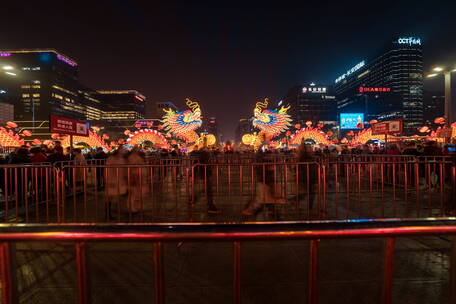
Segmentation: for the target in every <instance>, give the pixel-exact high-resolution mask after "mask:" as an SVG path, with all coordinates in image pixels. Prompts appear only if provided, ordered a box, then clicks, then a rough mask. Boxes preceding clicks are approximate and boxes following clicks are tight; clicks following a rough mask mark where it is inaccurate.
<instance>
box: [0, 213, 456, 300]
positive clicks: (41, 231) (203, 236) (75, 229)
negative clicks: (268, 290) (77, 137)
mask: <svg viewBox="0 0 456 304" xmlns="http://www.w3.org/2000/svg"><path fill="white" fill-rule="evenodd" d="M455 234H456V219H455V218H441V219H432V220H431V219H422V220H404V219H389V220H372V219H369V220H364V221H324V222H293V223H244V224H206V225H204V224H194V225H192V224H190V223H185V224H176V223H172V224H161V225H157V224H155V225H145V224H137V225H135V226H131V225H127V224H117V225H93V224H90V225H5V224H2V225H0V269H1V288H2V300H3V303H4V304H10V303H16V302H17V300H18V299H17V289H16V288H17V282H15V277H16V276H15V275H14V273H15V271H16V265H15V264H14V260H15V259H14V256H15V252H14V246H11V244H12V243H14V242H22V241H35V242H59V241H64V242H73V243H74V246H75V260H76V269H77V271H76V274H77V290H78V303H81V304H85V303H90V302H91V294H90V284H89V281H90V280H89V278H90V272H89V265H88V262H87V261H88V257H89V256H90V250H89V249H88V244H90V243H95V242H103V241H110V242H125V241H127V242H148V243H151V246H152V248H153V256H151V259H152V261H153V264H154V273H153V276H154V282H153V286H151V289H153V290H154V296H153V297H154V303H158V304H162V303H165V300H166V299H165V277H164V269H165V257H164V251H163V243H164V242H187V241H192V242H211V241H221V242H232V244H233V249H232V250H233V272H232V282H233V290H232V297H233V303H236V304H239V303H241V299H242V277H241V274H242V268H241V250H242V244H243V243H247V242H250V241H256V240H266V241H271V242H273V241H281V240H296V241H300V242H302V241H303V240H308V241H309V243H310V246H309V260H308V265H309V272H308V273H307V274H303V275H307V276H308V292H307V298H308V303H310V304H315V303H317V302H318V298H319V297H318V286H319V280H318V273H319V252H318V251H319V243H320V242H325V241H326V240H327V239H342V238H343V239H348V238H353V239H356V238H383V239H384V249H383V265H384V266H383V270H382V273H381V274H379V276H381V278H382V280H381V282H382V287H381V293H380V294H381V299H380V302H381V303H385V304H389V303H392V300H393V292H392V291H393V282H394V253H395V242H396V239H397V238H401V237H411V236H413V237H416V236H441V235H452V249H451V253H450V255H451V258H450V267H449V274H450V285H449V289H450V299H451V301H450V303H455V301H456V262H455V258H454V257H456V237H455V236H454V235H455Z"/></svg>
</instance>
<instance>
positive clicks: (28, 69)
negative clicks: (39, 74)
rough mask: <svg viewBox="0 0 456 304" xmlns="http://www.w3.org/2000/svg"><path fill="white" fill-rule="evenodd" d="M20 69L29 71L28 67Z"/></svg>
mask: <svg viewBox="0 0 456 304" xmlns="http://www.w3.org/2000/svg"><path fill="white" fill-rule="evenodd" d="M22 70H23V71H30V68H29V67H23V68H22Z"/></svg>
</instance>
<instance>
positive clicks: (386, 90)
mask: <svg viewBox="0 0 456 304" xmlns="http://www.w3.org/2000/svg"><path fill="white" fill-rule="evenodd" d="M358 90H359V92H360V93H364V92H391V88H371V87H359V89H358Z"/></svg>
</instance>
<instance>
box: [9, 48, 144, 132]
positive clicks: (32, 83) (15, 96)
mask: <svg viewBox="0 0 456 304" xmlns="http://www.w3.org/2000/svg"><path fill="white" fill-rule="evenodd" d="M0 71H3V72H5V73H1V72H0V92H4V94H0V95H2V96H0V97H1V100H0V101H1V102H6V103H9V104H12V105H13V106H14V120H16V121H47V120H48V119H49V115H51V114H52V115H59V116H64V117H69V118H76V119H81V120H87V121H94V122H96V123H97V124H99V123H103V122H106V123H109V122H112V121H119V120H123V121H127V122H128V121H134V120H137V119H142V118H144V116H145V101H146V97H145V96H144V95H142V94H141V93H139V92H138V91H135V90H112V91H98V90H94V89H91V88H88V87H86V86H84V85H82V84H81V83H80V81H79V77H78V63H77V62H76V61H75V60H74V59H71V58H70V57H68V56H66V55H64V54H62V53H60V52H58V51H56V50H54V49H27V50H12V51H0Z"/></svg>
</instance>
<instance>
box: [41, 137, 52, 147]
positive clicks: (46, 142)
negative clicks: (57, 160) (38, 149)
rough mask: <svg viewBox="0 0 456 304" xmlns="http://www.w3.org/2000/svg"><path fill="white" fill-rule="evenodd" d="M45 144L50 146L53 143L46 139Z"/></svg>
mask: <svg viewBox="0 0 456 304" xmlns="http://www.w3.org/2000/svg"><path fill="white" fill-rule="evenodd" d="M43 144H44V145H46V146H49V145H50V144H52V141H50V140H49V139H46V140H45V141H43Z"/></svg>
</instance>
